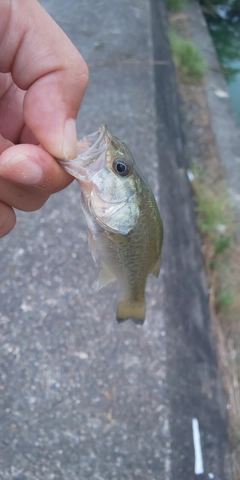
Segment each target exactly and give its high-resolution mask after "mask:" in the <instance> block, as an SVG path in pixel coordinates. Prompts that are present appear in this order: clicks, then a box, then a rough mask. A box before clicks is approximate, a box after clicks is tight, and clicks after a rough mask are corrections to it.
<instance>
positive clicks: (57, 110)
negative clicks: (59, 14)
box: [0, 0, 88, 238]
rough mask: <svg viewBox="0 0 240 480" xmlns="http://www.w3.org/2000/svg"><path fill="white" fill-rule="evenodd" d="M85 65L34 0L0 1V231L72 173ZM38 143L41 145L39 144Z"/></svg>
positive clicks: (60, 186)
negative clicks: (68, 164) (66, 164)
mask: <svg viewBox="0 0 240 480" xmlns="http://www.w3.org/2000/svg"><path fill="white" fill-rule="evenodd" d="M87 83H88V69H87V66H86V64H85V62H84V60H83V58H82V57H81V55H80V54H79V52H78V51H77V50H76V48H75V47H74V46H73V44H72V43H71V42H70V40H69V39H68V37H67V36H66V35H65V34H64V32H63V31H62V30H61V29H60V27H59V26H58V25H57V24H56V23H55V22H54V20H53V19H52V18H51V17H50V16H49V15H48V14H47V12H46V11H45V10H44V9H43V8H42V7H41V5H40V4H39V3H38V2H37V0H15V1H10V0H1V1H0V238H1V237H3V236H4V235H6V234H7V233H9V232H10V231H11V230H12V228H13V227H14V225H15V221H16V219H15V213H14V210H13V207H15V208H17V209H19V210H24V211H33V210H37V209H39V208H40V207H41V206H42V205H43V204H44V203H45V202H46V200H47V199H48V197H49V196H50V195H51V194H52V193H54V192H57V191H59V190H61V189H63V188H65V187H66V186H67V185H68V184H69V183H70V182H71V181H72V177H71V176H70V175H68V174H67V173H66V172H65V171H64V170H63V169H62V168H61V167H60V166H59V165H58V163H57V161H56V160H55V159H54V157H56V158H66V159H68V158H69V159H70V158H74V157H75V155H76V141H77V138H76V127H75V119H76V117H77V113H78V110H79V107H80V104H81V102H82V99H83V95H84V93H85V90H86V87H87ZM39 144H41V146H40V145H39Z"/></svg>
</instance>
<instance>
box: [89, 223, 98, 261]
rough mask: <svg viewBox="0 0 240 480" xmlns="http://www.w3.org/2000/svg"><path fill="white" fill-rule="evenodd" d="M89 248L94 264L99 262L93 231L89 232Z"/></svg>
mask: <svg viewBox="0 0 240 480" xmlns="http://www.w3.org/2000/svg"><path fill="white" fill-rule="evenodd" d="M88 246H89V250H90V252H91V254H92V257H93V260H94V262H96V261H97V247H96V242H95V240H94V237H93V234H92V232H91V230H88Z"/></svg>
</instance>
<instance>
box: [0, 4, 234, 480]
mask: <svg viewBox="0 0 240 480" xmlns="http://www.w3.org/2000/svg"><path fill="white" fill-rule="evenodd" d="M41 3H42V4H43V6H44V7H45V8H46V9H47V10H48V11H49V13H50V14H51V15H52V16H53V17H54V18H55V19H56V21H57V22H58V23H59V24H60V25H61V27H62V28H63V29H64V30H65V32H66V33H67V34H68V35H69V37H70V38H71V39H72V41H73V42H74V43H75V44H76V46H77V48H78V49H79V50H80V51H81V53H82V55H83V56H84V58H85V59H86V61H87V62H88V64H89V66H90V74H91V81H90V86H89V89H88V91H87V94H86V97H85V100H84V103H83V106H82V108H81V113H80V116H79V121H78V125H79V136H81V135H82V134H83V133H91V132H92V131H94V130H96V129H97V128H98V127H99V125H100V124H101V123H106V124H107V125H108V127H109V130H110V131H111V132H112V133H113V134H114V135H116V136H118V137H119V138H121V139H122V140H123V141H125V142H126V144H127V145H128V146H129V147H130V149H131V151H132V153H133V155H134V156H135V158H136V160H137V161H138V162H139V164H140V166H141V168H142V170H143V171H144V173H145V175H146V177H147V179H148V181H149V183H150V184H151V186H152V188H153V191H154V193H155V195H156V197H157V200H158V202H159V206H160V210H161V212H162V216H163V221H164V225H165V241H164V249H163V267H162V273H161V276H160V278H159V280H158V281H156V280H155V279H153V278H151V279H149V282H148V285H147V319H146V322H145V324H144V326H143V327H139V326H136V325H134V324H133V323H132V322H130V321H129V322H125V323H124V324H121V325H118V324H117V323H116V321H115V310H116V302H117V295H118V289H117V286H116V285H114V284H113V285H111V286H108V287H106V288H105V289H104V290H102V291H101V292H99V293H95V291H94V289H93V287H92V284H93V282H94V280H95V278H96V275H97V270H96V267H95V265H94V263H93V261H92V258H91V255H90V253H89V252H88V246H87V231H86V225H85V221H84V219H83V215H82V212H81V208H80V203H79V188H78V185H77V184H76V182H74V183H73V184H72V185H71V186H70V187H69V188H68V189H66V190H65V191H64V192H61V193H59V194H56V195H54V196H53V197H52V198H51V199H50V200H49V201H48V203H47V204H46V205H45V206H44V207H43V208H42V209H41V211H39V212H35V213H22V212H18V214H17V217H18V223H17V226H16V228H15V229H14V231H13V232H12V233H11V234H10V235H8V236H7V237H6V238H4V239H2V240H1V242H0V268H1V272H0V306H1V313H0V334H1V335H0V345H1V350H0V374H1V380H0V425H1V430H0V479H1V480H33V479H34V480H52V479H54V480H62V479H64V480H85V479H96V480H125V479H128V480H130V479H137V480H180V479H181V480H192V479H194V478H195V477H196V478H206V479H207V478H213V479H215V480H230V479H231V472H230V467H229V452H228V439H227V433H226V404H225V399H224V396H223V393H222V385H221V380H220V377H219V372H218V368H217V362H216V353H215V345H214V341H213V337H212V333H211V330H210V326H209V311H208V292H207V286H206V280H205V276H204V271H203V262H202V257H201V254H200V244H199V238H198V235H197V230H196V226H195V219H194V214H193V205H192V198H191V190H190V187H189V183H188V180H187V176H186V172H185V166H186V165H185V153H184V142H183V136H182V132H181V119H180V117H179V104H178V95H177V87H176V80H175V75H174V69H173V66H172V62H171V59H170V53H169V48H168V43H167V36H166V31H167V30H166V21H165V15H164V9H163V5H162V3H161V2H160V1H157V0H156V1H155V0H152V2H150V1H147V0H115V1H114V2H113V1H111V0H99V1H96V0H95V1H94V0H81V2H80V1H77V0H75V1H74V0H71V1H70V0H69V1H63V0H43V1H42V2H41ZM154 62H155V63H154ZM193 418H195V419H197V420H198V422H196V421H195V422H194V425H195V426H196V425H199V429H200V437H201V451H200V452H199V446H200V443H199V441H197V439H196V435H194V438H193V430H192V420H193ZM195 433H196V432H195ZM194 441H195V448H194ZM201 460H202V465H201ZM194 475H195V476H194Z"/></svg>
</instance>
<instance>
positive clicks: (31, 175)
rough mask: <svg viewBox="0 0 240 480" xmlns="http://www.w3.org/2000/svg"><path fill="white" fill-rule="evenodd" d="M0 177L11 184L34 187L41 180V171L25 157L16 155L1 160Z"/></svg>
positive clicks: (38, 166)
mask: <svg viewBox="0 0 240 480" xmlns="http://www.w3.org/2000/svg"><path fill="white" fill-rule="evenodd" d="M0 175H1V176H2V177H3V178H5V179H7V180H10V181H12V182H17V183H22V184H24V185H34V184H37V183H39V182H40V180H41V179H42V177H43V171H42V169H41V167H40V165H38V164H37V163H34V162H33V161H32V160H31V159H30V158H28V157H26V156H25V155H16V156H14V157H12V158H8V159H6V160H5V161H4V160H3V162H2V163H1V165H0Z"/></svg>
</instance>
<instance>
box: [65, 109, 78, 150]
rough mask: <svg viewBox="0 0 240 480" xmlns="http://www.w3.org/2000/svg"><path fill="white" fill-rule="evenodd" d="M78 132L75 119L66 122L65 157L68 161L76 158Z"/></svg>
mask: <svg viewBox="0 0 240 480" xmlns="http://www.w3.org/2000/svg"><path fill="white" fill-rule="evenodd" d="M76 148H77V131H76V122H75V120H74V119H73V118H70V119H69V120H67V121H66V123H65V127H64V132H63V155H64V158H65V159H66V160H69V159H72V158H75V157H76Z"/></svg>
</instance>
